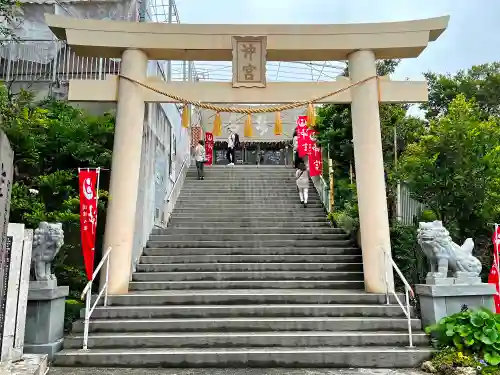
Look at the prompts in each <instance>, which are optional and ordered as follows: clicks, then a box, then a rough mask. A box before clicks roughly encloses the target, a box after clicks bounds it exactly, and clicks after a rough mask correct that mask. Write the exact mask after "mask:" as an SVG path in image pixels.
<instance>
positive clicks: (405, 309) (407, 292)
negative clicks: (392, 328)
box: [385, 251, 415, 348]
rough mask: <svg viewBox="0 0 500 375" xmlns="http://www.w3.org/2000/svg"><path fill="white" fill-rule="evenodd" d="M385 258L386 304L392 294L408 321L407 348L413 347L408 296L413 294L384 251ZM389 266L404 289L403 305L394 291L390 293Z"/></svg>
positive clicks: (413, 295) (394, 263) (395, 265)
mask: <svg viewBox="0 0 500 375" xmlns="http://www.w3.org/2000/svg"><path fill="white" fill-rule="evenodd" d="M385 258H386V265H385V286H386V288H385V290H386V292H385V295H386V304H387V305H390V303H391V301H390V296H389V294H390V293H392V295H393V297H394V298H395V299H396V301H397V303H398V305H399V307H401V309H402V310H403V313H404V314H405V316H406V319H407V321H408V342H409V345H408V346H409V347H410V348H411V347H413V335H412V327H411V305H410V296H411V297H412V298H413V297H415V293H414V292H413V289H412V287H411V286H410V284H409V283H408V281H407V280H406V278H405V277H404V275H403V273H402V272H401V270H400V269H399V267H398V265H397V264H396V262H394V259H392V256H391V255H390V254H389V253H388V252H387V251H385ZM389 264H390V266H391V267H392V268H393V269H394V270H395V271H396V274H397V275H398V276H399V278H400V279H401V281H402V282H403V285H404V287H405V304H403V303H402V302H401V299H400V298H399V297H398V295H397V293H396V291H395V289H392V288H391V289H392V290H391V291H390V288H389V275H388V270H389V267H388V266H389Z"/></svg>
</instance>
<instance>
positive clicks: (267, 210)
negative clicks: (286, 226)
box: [173, 204, 326, 217]
mask: <svg viewBox="0 0 500 375" xmlns="http://www.w3.org/2000/svg"><path fill="white" fill-rule="evenodd" d="M289 213H295V214H298V215H303V214H304V213H306V214H308V215H323V216H325V215H326V213H325V210H324V209H323V208H322V207H307V208H304V205H300V204H299V205H298V206H297V207H286V206H282V207H278V206H270V205H268V206H266V207H262V208H259V207H255V206H249V207H239V208H237V207H227V206H220V207H219V208H203V209H193V208H188V207H184V208H175V209H174V211H173V214H174V215H175V214H188V215H192V216H194V215H196V216H197V217H204V216H211V215H212V216H213V215H215V216H218V217H219V216H225V215H237V216H241V215H246V214H254V215H256V216H258V215H263V216H265V215H266V214H267V215H274V216H276V215H279V214H284V215H288V214H289Z"/></svg>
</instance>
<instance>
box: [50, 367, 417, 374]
mask: <svg viewBox="0 0 500 375" xmlns="http://www.w3.org/2000/svg"><path fill="white" fill-rule="evenodd" d="M359 374H364V375H422V374H424V373H423V372H421V371H418V370H411V369H402V370H390V369H285V368H283V369H110V368H107V369H106V368H64V367H58V368H52V369H50V371H49V373H48V375H359Z"/></svg>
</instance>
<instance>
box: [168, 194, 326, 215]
mask: <svg viewBox="0 0 500 375" xmlns="http://www.w3.org/2000/svg"><path fill="white" fill-rule="evenodd" d="M294 198H295V199H290V201H288V202H286V201H285V202H248V203H247V202H245V201H242V202H239V203H238V202H232V203H231V202H230V203H228V202H216V203H213V202H210V201H207V200H205V202H204V201H197V202H194V201H191V202H184V203H180V204H179V203H178V204H177V205H176V206H175V209H178V210H203V211H211V210H217V209H219V208H220V209H223V210H239V209H241V210H251V209H262V210H264V211H265V210H266V209H269V208H276V209H280V210H294V209H296V210H299V209H300V210H303V209H304V205H303V204H302V203H300V199H299V196H298V195H297V196H296V197H294ZM307 208H308V209H311V210H312V209H313V208H314V209H319V208H321V209H323V204H322V203H321V202H319V201H316V202H309V201H308V204H307Z"/></svg>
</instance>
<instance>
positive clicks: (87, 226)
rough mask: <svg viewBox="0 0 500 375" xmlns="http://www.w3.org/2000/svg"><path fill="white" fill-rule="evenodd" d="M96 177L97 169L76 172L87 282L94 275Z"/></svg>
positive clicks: (97, 174)
mask: <svg viewBox="0 0 500 375" xmlns="http://www.w3.org/2000/svg"><path fill="white" fill-rule="evenodd" d="M98 176H99V170H97V169H81V170H80V171H79V172H78V180H79V184H80V233H81V239H82V251H83V260H84V262H85V270H86V272H87V279H88V280H92V274H93V273H94V250H95V237H96V229H97V179H98Z"/></svg>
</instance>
